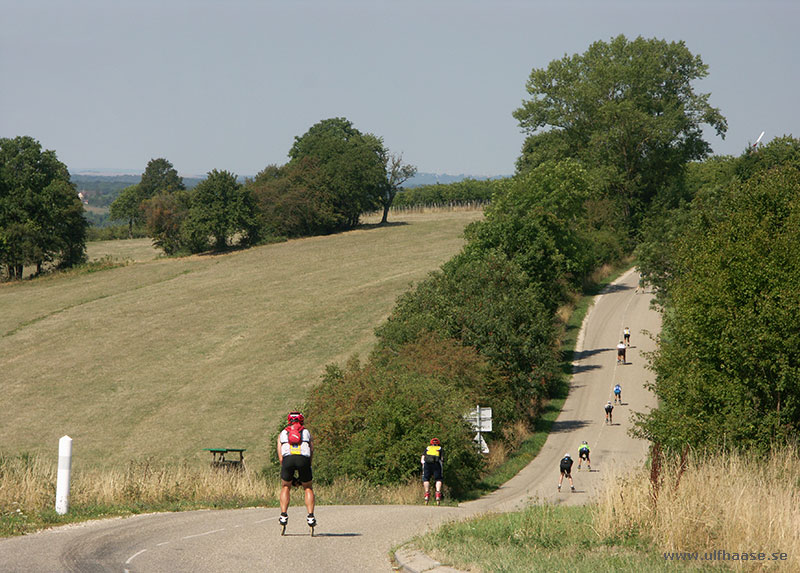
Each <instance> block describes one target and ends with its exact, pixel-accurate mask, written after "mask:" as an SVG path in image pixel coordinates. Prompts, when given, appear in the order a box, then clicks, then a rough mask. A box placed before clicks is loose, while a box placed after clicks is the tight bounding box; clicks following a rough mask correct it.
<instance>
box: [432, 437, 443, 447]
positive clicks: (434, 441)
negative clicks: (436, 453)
mask: <svg viewBox="0 0 800 573" xmlns="http://www.w3.org/2000/svg"><path fill="white" fill-rule="evenodd" d="M431 445H432V446H441V445H442V442H440V441H439V438H433V439H432V440H431Z"/></svg>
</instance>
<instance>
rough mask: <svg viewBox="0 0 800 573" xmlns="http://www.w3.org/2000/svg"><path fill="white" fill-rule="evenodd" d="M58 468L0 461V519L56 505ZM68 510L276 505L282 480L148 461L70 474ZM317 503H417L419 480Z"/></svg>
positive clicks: (345, 492)
mask: <svg viewBox="0 0 800 573" xmlns="http://www.w3.org/2000/svg"><path fill="white" fill-rule="evenodd" d="M57 474H58V468H57V466H56V465H55V464H54V463H52V462H51V461H45V459H44V458H42V457H40V456H17V457H6V458H0V517H2V516H4V515H8V514H11V513H16V512H18V510H19V511H20V512H24V513H25V514H33V513H36V512H40V511H45V510H48V509H52V508H53V507H54V505H55V488H56V479H57ZM71 482H72V483H71V488H70V506H71V507H79V506H82V507H93V506H105V507H118V508H126V507H127V508H131V507H136V508H137V509H138V510H147V509H148V508H152V509H158V508H162V509H163V508H164V507H166V506H169V505H170V504H172V505H175V506H180V505H186V506H187V507H189V506H191V507H197V506H204V505H205V506H208V507H231V506H234V507H235V506H238V505H260V506H277V505H278V494H279V493H280V482H279V479H278V474H277V468H276V469H275V473H274V475H271V474H270V475H265V474H264V472H263V471H261V472H256V471H253V470H251V469H244V470H243V471H225V470H219V469H215V468H212V467H210V466H206V467H196V466H189V465H162V464H158V463H155V462H153V461H151V460H149V459H146V460H143V461H139V462H131V463H130V464H128V465H127V466H125V467H114V468H102V469H101V468H98V469H92V470H87V471H77V472H73V474H72V480H71ZM314 490H315V493H316V496H317V502H318V503H320V504H359V505H366V504H407V503H419V501H420V500H421V496H422V486H421V484H420V483H419V481H418V480H414V481H409V482H408V483H406V484H402V485H397V486H378V487H376V486H372V485H369V484H367V483H365V482H364V481H361V480H356V479H341V480H337V481H336V482H334V483H332V484H329V485H319V484H317V485H315V487H314ZM302 499H303V497H302V489H301V488H293V493H292V503H293V504H294V503H296V504H298V505H300V504H302Z"/></svg>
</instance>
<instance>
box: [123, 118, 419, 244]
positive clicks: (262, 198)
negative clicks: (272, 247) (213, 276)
mask: <svg viewBox="0 0 800 573" xmlns="http://www.w3.org/2000/svg"><path fill="white" fill-rule="evenodd" d="M289 158H290V160H289V162H288V163H286V164H285V165H269V166H267V167H266V168H264V169H263V170H262V171H261V172H260V173H258V174H257V175H256V176H255V177H254V178H253V179H248V180H246V181H245V182H244V183H240V182H239V181H238V178H237V176H236V175H235V174H234V173H231V172H228V171H218V170H212V171H211V172H209V173H208V176H207V177H206V178H205V179H204V180H202V181H201V182H200V183H198V184H197V185H196V187H195V188H194V189H193V190H191V191H188V190H187V189H186V188H185V186H184V185H183V182H182V178H181V177H179V176H178V174H177V172H176V171H175V169H174V168H173V167H172V165H171V164H170V163H169V162H168V161H167V160H166V159H163V158H162V159H154V160H152V161H151V162H150V163H149V164H148V166H147V169H146V170H145V172H144V173H143V174H142V180H141V182H140V183H138V184H136V185H131V186H130V187H127V188H126V189H124V190H123V191H122V193H121V194H120V196H119V197H118V198H117V199H116V200H115V201H114V202H113V203H112V204H111V218H112V219H115V220H124V221H127V224H128V228H129V233H130V234H133V229H134V227H137V226H144V227H145V229H146V232H147V234H148V236H150V237H152V239H153V242H154V244H155V245H156V246H158V247H159V248H161V249H163V250H164V251H165V252H166V253H167V254H174V253H179V252H189V253H197V252H202V251H206V250H209V249H212V248H213V249H217V250H220V249H225V248H227V247H229V246H231V245H233V244H234V243H235V244H237V245H239V246H248V245H253V244H258V243H263V242H268V241H272V240H276V239H278V238H292V237H302V236H309V235H319V234H326V233H333V232H336V231H341V230H345V229H350V228H353V227H355V226H356V225H358V223H359V219H360V217H361V215H362V214H363V213H365V212H369V211H374V210H377V209H383V222H386V219H387V216H388V212H389V208H390V207H391V204H392V202H393V201H394V198H395V195H396V194H397V191H398V190H399V188H400V186H401V185H402V184H403V183H404V182H405V181H406V180H407V179H409V178H410V177H412V176H413V175H414V173H415V172H416V168H415V167H414V166H412V165H410V164H407V163H404V162H403V159H402V156H401V155H399V154H396V153H392V152H391V151H390V150H388V149H387V148H386V147H385V146H384V144H383V141H382V140H381V139H380V138H379V137H377V136H375V135H372V134H369V133H362V132H361V131H359V130H358V129H356V128H355V127H354V126H353V124H352V123H351V122H350V121H348V120H347V119H345V118H332V119H326V120H322V121H320V122H318V123H317V124H315V125H313V126H312V127H311V128H310V129H309V130H308V131H307V132H306V133H305V134H303V135H302V136H299V137H296V138H295V142H294V144H293V145H292V147H291V149H290V150H289Z"/></svg>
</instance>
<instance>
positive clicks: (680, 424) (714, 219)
mask: <svg viewBox="0 0 800 573" xmlns="http://www.w3.org/2000/svg"><path fill="white" fill-rule="evenodd" d="M680 183H681V185H679V186H677V187H676V188H674V189H673V190H672V192H671V194H670V199H671V200H670V202H669V203H666V204H663V205H661V206H660V208H659V209H658V210H654V211H653V212H652V213H651V215H650V217H649V219H648V221H647V222H646V224H645V227H644V232H643V234H642V241H641V243H640V244H639V246H638V248H637V253H638V258H639V261H640V268H641V270H642V273H643V276H644V277H645V278H646V279H647V280H649V281H650V282H651V283H652V284H654V285H655V286H656V287H657V292H658V301H659V304H660V305H661V307H662V308H663V310H664V312H663V327H662V332H661V335H660V337H659V344H658V350H657V351H656V353H655V357H654V360H653V366H654V370H655V373H656V379H655V383H654V384H653V387H652V389H653V391H654V392H655V394H656V396H657V397H658V399H659V407H658V408H657V409H656V410H654V411H653V412H652V413H650V414H647V415H645V414H641V415H640V416H639V418H638V421H637V429H638V434H639V435H640V436H643V437H646V438H648V439H650V440H652V441H655V442H659V443H660V444H662V445H663V446H664V447H665V448H668V449H671V450H680V449H681V448H683V447H684V446H686V445H689V446H691V447H694V448H698V449H712V450H715V451H718V450H723V451H724V450H731V449H744V450H751V451H756V452H762V453H764V452H767V451H768V450H769V449H770V448H771V447H772V446H773V445H775V444H785V443H786V442H787V441H788V442H791V441H794V440H796V439H797V437H798V434H799V433H800V320H798V313H797V309H798V308H799V306H798V305H799V304H800V266H798V261H800V140H798V139H795V138H792V137H787V136H784V137H780V138H776V139H774V140H772V141H771V142H770V143H769V144H767V145H765V146H761V147H758V148H748V149H747V150H746V151H745V152H744V153H743V154H742V155H741V156H740V157H737V158H732V157H725V158H716V159H713V160H709V161H706V162H704V163H695V164H692V165H690V166H689V169H688V172H687V176H686V177H685V178H684V180H683V181H681V182H680Z"/></svg>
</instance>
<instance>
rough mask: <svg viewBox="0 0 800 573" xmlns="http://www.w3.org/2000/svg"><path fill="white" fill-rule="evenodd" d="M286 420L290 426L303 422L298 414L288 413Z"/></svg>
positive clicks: (301, 416) (303, 418)
mask: <svg viewBox="0 0 800 573" xmlns="http://www.w3.org/2000/svg"><path fill="white" fill-rule="evenodd" d="M286 420H287V421H288V422H289V423H290V424H291V423H293V422H300V423H301V424H302V423H303V422H304V421H305V417H304V416H303V414H301V413H300V412H289V415H288V416H286Z"/></svg>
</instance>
